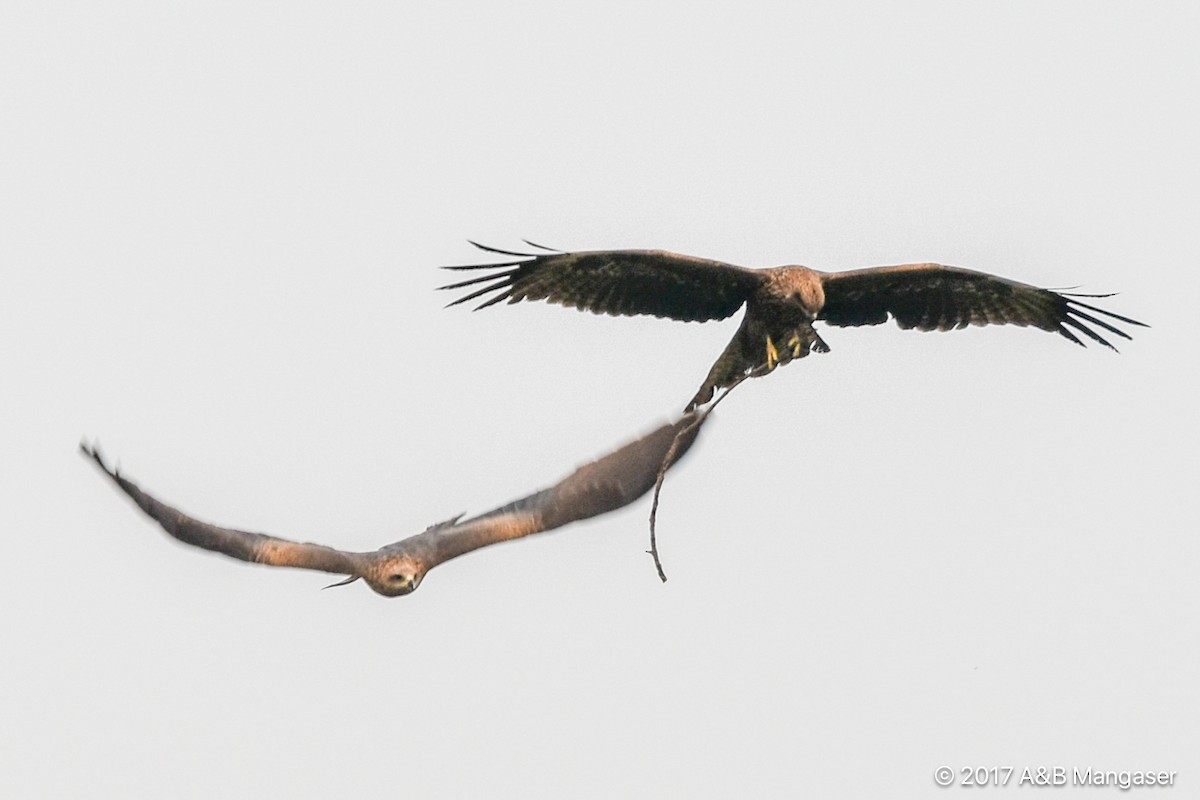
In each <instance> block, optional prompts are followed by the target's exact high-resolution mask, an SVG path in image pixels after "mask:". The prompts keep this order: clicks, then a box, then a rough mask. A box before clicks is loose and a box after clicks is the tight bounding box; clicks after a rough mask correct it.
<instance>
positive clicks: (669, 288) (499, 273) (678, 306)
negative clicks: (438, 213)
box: [438, 245, 762, 322]
mask: <svg viewBox="0 0 1200 800" xmlns="http://www.w3.org/2000/svg"><path fill="white" fill-rule="evenodd" d="M476 246H477V247H480V248H481V249H483V250H487V251H489V252H494V253H500V254H502V255H511V256H517V257H518V258H519V260H517V261H505V262H501V263H498V264H469V265H465V266H453V267H445V269H452V270H491V271H490V272H488V273H487V274H486V275H481V276H478V277H474V278H470V279H468V280H464V281H459V282H457V283H451V284H448V285H446V286H441V287H438V288H440V289H463V288H466V287H474V288H473V290H472V291H471V292H469V293H468V294H466V295H464V296H463V297H460V298H458V299H457V300H455V301H454V302H452V303H450V305H458V304H459V303H465V302H467V301H469V300H474V299H476V298H479V297H483V296H485V295H489V294H490V295H491V296H490V297H487V298H486V299H485V300H484V301H483V302H482V303H481V304H480V305H479V306H478V308H486V307H487V306H490V305H493V304H495V303H499V302H501V301H503V300H507V301H508V302H510V303H516V302H518V301H520V300H545V301H547V302H550V303H558V304H559V305H564V306H572V307H575V308H579V309H582V310H585V311H592V312H594V313H597V314H613V315H634V314H652V315H654V316H656V317H670V318H672V319H678V320H684V321H686V322H695V321H703V320H711V319H724V318H725V317H728V316H730V315H731V314H733V313H734V312H735V311H737V310H738V308H740V307H741V305H742V303H744V302H745V301H746V298H747V297H749V296H750V295H751V294H752V293H753V292H754V290H755V288H756V287H757V286H758V285H759V283H760V282H761V280H762V278H761V276H760V274H759V273H758V272H756V271H755V270H750V269H745V268H743V267H736V266H733V265H732V264H724V263H722V262H720V261H709V260H706V259H702V258H693V257H691V256H681V255H677V254H675V253H667V252H663V251H660V250H598V251H593V252H585V253H552V254H532V253H512V252H508V251H504V250H495V249H494V248H490V247H484V246H482V245H476Z"/></svg>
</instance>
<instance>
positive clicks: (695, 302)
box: [438, 242, 1145, 411]
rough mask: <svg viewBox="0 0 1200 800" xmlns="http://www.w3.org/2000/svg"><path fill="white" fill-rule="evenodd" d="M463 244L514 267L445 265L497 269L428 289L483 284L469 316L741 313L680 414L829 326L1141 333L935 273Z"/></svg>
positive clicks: (1025, 293)
mask: <svg viewBox="0 0 1200 800" xmlns="http://www.w3.org/2000/svg"><path fill="white" fill-rule="evenodd" d="M472 244H474V245H475V246H476V247H478V248H480V249H481V250H486V251H488V252H491V253H499V254H501V255H509V256H515V257H516V258H517V259H518V260H516V261H503V262H500V263H496V264H467V265H462V266H450V267H444V269H452V270H484V269H491V270H496V271H493V272H489V273H488V274H486V275H483V276H480V277H475V278H470V279H468V280H465V281H459V282H458V283H451V284H448V285H446V286H441V287H438V288H440V289H461V288H464V287H468V286H474V285H476V284H486V285H484V286H482V287H480V288H476V289H475V290H474V291H472V292H470V293H469V294H467V295H466V296H464V297H460V298H458V299H457V300H455V301H454V302H452V303H450V305H457V304H459V303H464V302H466V301H468V300H472V299H475V298H477V297H482V296H484V295H487V294H489V293H492V292H494V294H492V296H491V297H489V298H487V299H486V300H485V301H484V302H483V303H481V304H480V305H479V306H478V307H477V309H476V310H478V309H480V308H486V307H487V306H490V305H493V304H495V303H499V302H501V301H503V300H507V301H508V302H509V303H516V302H519V301H521V300H545V301H547V302H549V303H558V304H560V305H564V306H573V307H575V308H578V309H580V310H581V311H591V312H594V313H597V314H613V315H634V314H652V315H654V316H656V317H670V318H672V319H677V320H683V321H685V322H695V321H701V322H703V321H706V320H713V319H725V318H726V317H728V316H730V315H732V314H733V313H734V312H735V311H737V310H738V309H739V308H741V307H742V306H743V305H744V306H745V307H746V315H745V316H744V317H743V318H742V324H741V326H740V327H739V328H738V330H737V333H735V334H734V335H733V339H732V341H730V342H729V344H728V346H726V348H725V350H724V352H722V353H721V356H720V357H719V358H718V359H717V361H716V363H715V364H713V366H712V369H711V370H710V371H709V373H708V377H707V378H705V379H704V383H703V384H702V385H701V386H700V390H699V391H698V392H696V396H695V397H693V398H692V401H691V403H689V404H688V406H687V410H688V411H691V410H692V409H694V408H695V407H696V406H698V405H702V404H704V403H707V402H708V401H709V400H711V399H712V396H713V391H714V390H715V389H719V388H722V387H726V386H729V385H731V384H732V383H734V382H735V381H736V380H738V379H739V378H742V377H757V376H760V375H765V374H767V373H768V372H771V371H772V370H773V369H775V367H776V366H778V365H780V364H786V363H788V362H789V361H791V360H792V359H795V358H801V357H803V356H806V355H808V353H809V351H810V350H816V351H817V352H819V353H820V352H827V351H828V350H829V347H828V345H826V344H825V342H824V340H823V339H822V338H821V337H820V336H819V335H818V334H817V332H816V331H815V330H814V329H813V323H814V322H818V321H819V322H827V323H829V324H830V325H838V326H848V325H878V324H880V323H883V322H887V320H888V318H889V317H891V318H893V319H895V320H896V323H897V324H898V325H899V326H900V327H901V328H916V329H917V330H922V331H932V330H940V331H948V330H952V329H955V328H965V327H967V326H968V325H1018V326H1022V327H1024V326H1026V325H1032V326H1034V327H1036V328H1041V329H1042V330H1045V331H1051V332H1053V333H1058V334H1061V335H1062V336H1064V337H1066V338H1067V339H1069V340H1071V341H1072V342H1075V343H1076V344H1078V345H1082V344H1083V341H1082V340H1081V339H1080V338H1079V337H1078V336H1077V335H1076V333H1079V334H1082V335H1083V336H1085V337H1086V338H1089V339H1092V340H1093V341H1095V342H1098V343H1099V344H1102V345H1105V346H1106V347H1110V348H1112V349H1114V350H1115V349H1116V348H1115V347H1113V346H1112V344H1110V343H1109V342H1108V341H1106V340H1105V339H1104V337H1103V336H1101V335H1100V334H1099V333H1097V332H1096V331H1095V330H1094V329H1093V327H1091V326H1095V327H1096V328H1101V329H1103V330H1105V331H1108V332H1109V333H1111V334H1113V335H1115V336H1120V337H1121V338H1123V339H1128V338H1130V337H1129V335H1128V334H1127V333H1125V332H1124V331H1122V330H1120V329H1118V328H1117V327H1115V326H1114V325H1113V324H1112V323H1110V322H1107V321H1105V320H1103V319H1101V318H1100V317H1099V316H1097V315H1101V316H1104V317H1108V318H1109V319H1112V320H1116V321H1118V322H1124V323H1126V324H1128V325H1139V326H1143V327H1144V326H1145V323H1142V322H1138V321H1137V320H1133V319H1130V318H1129V317H1123V316H1121V315H1119V314H1114V313H1112V312H1111V311H1105V310H1104V309H1102V308H1097V307H1096V306H1093V305H1089V304H1088V303H1085V302H1083V301H1082V300H1080V299H1079V298H1088V299H1095V298H1102V297H1111V296H1112V295H1107V294H1074V293H1069V292H1056V291H1052V290H1050V289H1039V288H1037V287H1036V286H1029V285H1028V284H1024V283H1018V282H1016V281H1011V280H1008V279H1007V278H1000V277H997V276H995V275H988V274H986V273H983V272H975V271H973V270H969V269H963V268H961V267H945V266H942V265H940V264H904V265H901V266H895V267H869V268H867V269H859V270H853V271H850V272H819V271H817V270H814V269H809V268H807V267H801V266H785V267H774V268H770V269H747V268H745V267H737V266H734V265H732V264H725V263H722V262H720V261H710V260H707V259H703V258H694V257H692V256H683V255H679V254H677V253H668V252H665V251H662V250H598V251H593V252H583V253H564V252H558V251H549V252H547V253H518V252H513V251H510V250H497V249H495V248H492V247H485V246H483V245H480V244H476V243H475V242H472ZM526 244H529V245H531V246H532V247H535V248H539V249H542V250H549V248H544V247H542V246H541V245H536V244H533V243H532V242H526ZM1072 329H1073V331H1074V332H1072Z"/></svg>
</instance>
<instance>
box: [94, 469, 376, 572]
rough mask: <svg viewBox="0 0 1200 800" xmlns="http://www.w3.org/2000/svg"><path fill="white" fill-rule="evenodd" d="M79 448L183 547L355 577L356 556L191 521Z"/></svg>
mask: <svg viewBox="0 0 1200 800" xmlns="http://www.w3.org/2000/svg"><path fill="white" fill-rule="evenodd" d="M80 448H81V449H82V450H83V452H84V454H85V455H87V456H88V457H90V458H91V459H93V460H94V461H95V462H96V463H97V464H98V465H99V466H100V469H102V470H104V473H105V474H106V475H108V477H110V478H112V480H113V482H114V483H115V484H117V486H118V487H120V489H121V491H123V492H125V494H127V495H129V497H130V498H131V499H132V500H133V501H134V502H135V503H137V504H138V506H140V507H141V509H142V510H143V511H145V512H146V513H147V514H148V515H149V516H150V517H151V518H152V519H153V520H154V521H155V522H157V523H158V524H159V525H161V526H162V527H163V530H165V531H166V532H167V533H169V534H170V535H171V536H173V537H175V538H176V539H178V540H179V541H181V542H183V543H185V544H190V545H192V546H194V547H200V548H203V549H205V550H212V551H213V552H214V553H222V554H224V555H227V556H229V557H230V558H237V559H241V560H242V561H251V562H255V563H258V564H268V565H270V566H275V567H298V568H300V569H314V570H319V571H321V572H332V573H336V574H339V575H357V574H359V568H360V564H361V562H360V559H361V558H362V556H361V555H360V554H358V553H347V552H343V551H341V550H334V549H332V548H329V547H324V546H322V545H319V544H305V543H302V542H293V541H289V540H287V539H279V538H277V537H274V536H267V535H265V534H262V533H248V532H247V531H238V530H232V529H230V528H219V527H217V526H216V525H209V524H208V523H206V522H201V521H200V520H197V519H193V518H192V517H189V516H188V515H186V514H184V513H183V512H181V511H178V510H177V509H174V508H172V507H171V506H169V505H167V504H166V503H163V502H161V501H159V500H157V499H156V498H154V497H152V496H150V495H149V494H147V493H146V492H143V491H142V490H141V489H139V488H138V486H137V484H135V483H133V482H132V481H129V480H127V479H125V478H124V477H122V476H121V475H120V474H118V472H117V471H116V470H115V469H112V468H110V467H109V466H107V465H106V464H105V463H104V459H103V457H102V456H101V455H100V452H99V451H98V450H96V449H95V448H93V447H88V446H87V445H80Z"/></svg>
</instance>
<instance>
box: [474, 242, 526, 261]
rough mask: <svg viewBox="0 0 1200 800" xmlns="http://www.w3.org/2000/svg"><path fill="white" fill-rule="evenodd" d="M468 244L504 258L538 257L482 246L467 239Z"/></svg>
mask: <svg viewBox="0 0 1200 800" xmlns="http://www.w3.org/2000/svg"><path fill="white" fill-rule="evenodd" d="M467 243H468V244H471V245H474V246H475V247H478V248H479V249H480V250H483V251H484V252H487V253H499V254H500V255H502V256H516V257H517V258H537V255H536V254H534V253H518V252H515V251H513V250H501V249H500V248H498V247H488V246H487V245H486V244H480V243H479V242H476V241H474V240H472V239H467Z"/></svg>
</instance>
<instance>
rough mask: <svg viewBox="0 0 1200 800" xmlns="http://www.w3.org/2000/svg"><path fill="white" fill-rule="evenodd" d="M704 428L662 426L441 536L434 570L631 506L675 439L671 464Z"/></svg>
mask: <svg viewBox="0 0 1200 800" xmlns="http://www.w3.org/2000/svg"><path fill="white" fill-rule="evenodd" d="M702 424H703V418H698V416H697V415H696V414H686V415H684V416H683V417H682V418H681V419H680V420H679V421H678V422H675V423H674V424H670V425H663V426H662V427H660V428H659V429H658V430H656V431H654V432H653V433H650V434H647V435H646V436H643V437H642V438H640V439H638V440H637V441H634V442H631V443H629V444H627V445H625V446H624V447H622V448H620V449H619V450H616V451H615V452H612V453H609V454H608V455H607V456H604V457H603V458H601V459H599V460H597V461H593V462H592V463H590V464H585V465H584V466H582V467H580V468H579V469H577V470H575V472H573V473H571V475H569V476H568V477H566V478H565V479H563V480H562V481H560V482H559V483H558V484H556V485H554V486H552V487H550V488H549V489H543V490H542V491H540V492H535V493H533V494H531V495H529V496H528V497H523V498H521V499H520V500H515V501H513V502H511V503H508V504H507V505H504V506H501V507H500V508H497V509H494V510H492V511H489V512H487V513H486V514H481V515H480V516H478V517H475V518H474V519H469V520H466V521H464V522H460V523H459V524H458V525H456V526H454V527H452V528H448V529H445V530H443V531H439V532H437V535H436V540H435V541H436V555H435V556H434V557H433V559H432V561H431V565H430V568H432V565H433V564H440V563H441V562H443V561H446V560H448V559H451V558H454V557H455V556H459V555H462V554H463V553H467V552H470V551H471V550H476V549H478V548H480V547H486V546H487V545H490V544H495V543H497V542H503V541H508V540H510V539H516V538H519V537H522V536H528V535H530V534H533V533H541V532H543V531H548V530H552V529H554V528H558V527H561V526H563V525H567V524H569V523H572V522H577V521H579V520H584V519H589V518H591V517H595V516H599V515H600V514H605V513H607V512H609V511H614V510H616V509H618V508H622V507H623V506H627V505H629V504H630V503H632V502H633V501H634V500H637V499H638V498H639V497H641V496H642V495H644V494H646V493H647V492H648V491H650V490H651V489H652V488H654V483H655V481H656V480H657V478H658V470H659V468H660V467H661V466H662V463H663V460H664V459H665V458H666V456H667V453H668V451H670V449H671V444H672V442H674V441H675V437H676V436H677V435H680V434H681V433H682V436H681V438H680V442H679V448H678V450H677V451H676V454H675V459H674V461H672V464H674V463H676V462H678V460H679V459H680V458H681V457H682V456H683V454H684V453H686V452H687V451H688V449H689V448H690V447H691V446H692V444H693V442H695V441H696V437H697V435H699V433H700V427H701V425H702Z"/></svg>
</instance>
